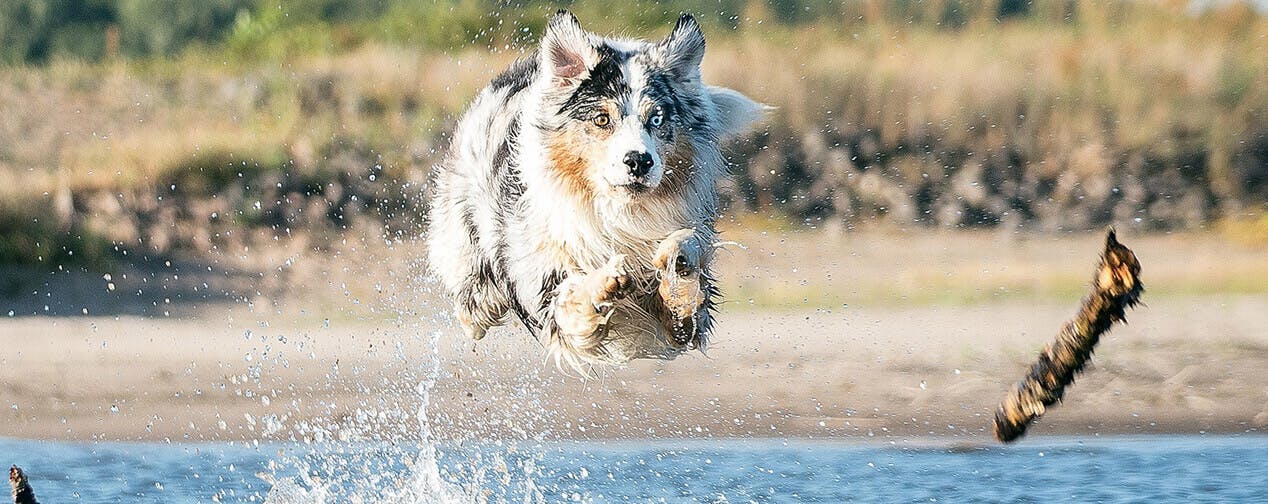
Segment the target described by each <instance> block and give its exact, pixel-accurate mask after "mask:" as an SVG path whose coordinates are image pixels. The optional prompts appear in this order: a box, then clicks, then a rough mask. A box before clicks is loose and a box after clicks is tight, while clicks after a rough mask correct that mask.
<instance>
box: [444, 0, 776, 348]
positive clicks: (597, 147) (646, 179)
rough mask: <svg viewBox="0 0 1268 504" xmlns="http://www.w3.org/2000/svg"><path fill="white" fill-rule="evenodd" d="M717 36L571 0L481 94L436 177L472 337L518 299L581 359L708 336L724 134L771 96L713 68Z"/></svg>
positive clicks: (554, 341) (516, 309)
mask: <svg viewBox="0 0 1268 504" xmlns="http://www.w3.org/2000/svg"><path fill="white" fill-rule="evenodd" d="M704 47H705V42H704V37H703V34H702V33H701V31H700V28H699V26H698V25H697V24H696V22H695V20H694V19H692V18H691V17H690V16H683V17H682V18H681V19H680V20H679V21H678V23H677V25H675V27H674V29H673V31H672V33H670V35H669V36H668V37H667V38H665V39H664V40H662V41H659V42H654V43H653V42H646V41H640V40H618V39H611V38H604V37H599V36H596V35H593V34H590V33H587V32H586V31H584V30H583V29H582V28H581V26H580V24H579V23H578V21H577V19H576V18H575V17H573V16H572V14H569V13H567V12H563V11H561V12H560V13H559V14H556V15H555V16H554V17H552V18H551V20H550V22H549V24H548V27H547V30H546V33H545V34H544V36H543V38H542V42H541V46H540V48H539V49H538V51H537V52H536V54H534V55H533V56H531V57H529V58H525V59H522V60H520V61H518V62H516V63H515V65H513V66H512V67H511V68H510V69H508V70H507V71H506V72H504V73H503V74H502V75H500V76H498V77H497V78H496V79H494V81H493V82H492V83H491V84H490V85H489V86H488V87H486V88H485V89H484V90H482V91H481V92H480V94H479V95H478V96H477V97H476V98H475V101H474V102H473V103H472V105H471V107H470V109H469V110H468V111H467V112H466V114H465V115H464V116H463V117H462V119H461V120H460V122H459V124H458V127H457V129H456V131H455V133H454V137H453V144H452V146H451V150H450V153H449V156H448V158H447V160H446V161H445V162H444V164H443V165H442V166H440V167H438V169H437V172H436V176H435V177H434V182H435V187H434V193H433V198H432V199H431V209H430V213H429V237H428V246H429V263H430V267H431V270H432V272H433V273H434V274H435V275H436V276H437V277H438V278H439V279H440V281H441V283H442V284H443V286H444V288H445V290H446V292H447V294H448V295H449V296H451V297H452V298H453V300H454V301H455V305H456V311H457V316H458V319H459V321H460V322H461V324H462V326H463V329H464V331H465V332H466V333H467V334H468V335H469V336H471V337H473V338H475V339H479V338H481V337H483V336H484V334H485V332H486V331H487V330H488V329H489V328H490V327H493V326H496V325H500V324H502V323H504V322H505V321H506V319H507V317H508V316H510V315H512V314H513V315H515V316H516V317H517V318H519V319H520V320H521V322H523V323H524V325H525V326H526V327H528V328H529V329H530V331H532V332H533V334H534V335H536V336H538V337H539V338H541V337H544V338H547V342H548V344H549V347H550V349H551V351H552V352H553V353H554V355H555V357H556V359H557V362H559V360H560V359H562V360H563V361H566V362H568V363H570V364H572V365H574V366H579V365H581V364H582V363H588V362H607V363H622V362H626V361H628V360H630V359H635V358H673V357H675V356H677V355H678V354H680V353H681V352H683V351H685V350H688V349H691V348H700V347H703V346H704V344H705V343H706V342H707V339H708V335H709V330H710V328H711V326H712V315H711V313H710V309H711V308H712V306H713V297H714V296H715V295H716V293H715V289H714V287H713V286H712V281H711V278H710V276H709V271H710V263H711V261H712V250H713V244H714V243H715V242H716V237H717V232H716V230H715V229H714V223H715V220H716V218H717V213H718V197H717V191H716V184H717V182H718V180H719V179H720V178H721V177H723V176H724V175H725V171H726V168H725V164H724V162H723V159H722V155H721V153H720V151H719V146H718V144H719V142H720V141H721V140H722V139H724V138H726V137H728V136H730V135H734V134H737V133H739V132H741V131H743V130H744V129H745V128H747V127H748V126H749V125H750V123H752V122H753V121H754V120H756V119H757V118H758V116H759V115H760V113H761V110H762V108H763V107H762V106H761V105H759V104H757V103H755V102H753V101H752V100H750V99H748V98H746V97H744V96H743V95H741V94H740V93H738V92H735V91H732V90H729V89H725V88H720V87H713V86H705V85H704V84H702V83H701V80H700V61H701V58H702V57H703V56H704ZM600 116H603V117H600ZM630 160H632V161H630ZM644 170H645V172H644Z"/></svg>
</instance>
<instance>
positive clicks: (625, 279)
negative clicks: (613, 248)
mask: <svg viewBox="0 0 1268 504" xmlns="http://www.w3.org/2000/svg"><path fill="white" fill-rule="evenodd" d="M629 284H630V280H629V275H628V274H627V273H626V271H625V256H624V255H621V254H617V255H615V256H613V257H612V259H610V260H608V262H607V264H605V265H603V267H601V268H599V269H597V270H595V271H591V272H589V273H574V274H572V275H570V276H568V277H567V278H565V279H564V280H563V281H562V282H560V283H559V287H558V288H557V290H556V291H555V298H554V300H552V302H551V311H552V314H551V315H552V318H553V319H554V323H555V329H556V332H557V334H556V342H557V343H558V344H559V345H560V346H561V347H562V348H561V350H564V351H566V352H569V353H571V354H572V355H594V354H595V353H596V352H598V350H599V346H600V345H601V344H602V338H601V336H602V335H601V334H600V329H601V327H602V326H603V324H604V323H606V322H607V321H608V318H610V317H611V316H612V310H613V309H614V308H615V303H616V300H618V299H620V298H621V297H622V296H624V295H625V292H626V290H627V289H628V287H629Z"/></svg>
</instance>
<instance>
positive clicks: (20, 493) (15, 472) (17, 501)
mask: <svg viewBox="0 0 1268 504" xmlns="http://www.w3.org/2000/svg"><path fill="white" fill-rule="evenodd" d="M9 487H10V488H12V490H13V504H40V503H39V502H38V501H36V500H35V491H34V490H31V484H30V483H29V482H27V479H26V473H24V472H22V469H21V468H19V467H18V466H11V467H9Z"/></svg>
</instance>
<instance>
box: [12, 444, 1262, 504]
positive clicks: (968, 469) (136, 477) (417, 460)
mask: <svg viewBox="0 0 1268 504" xmlns="http://www.w3.org/2000/svg"><path fill="white" fill-rule="evenodd" d="M0 463H4V464H18V465H19V466H21V467H23V468H24V469H25V470H26V471H27V472H28V473H29V474H30V475H31V481H32V485H33V486H34V488H35V490H36V495H37V497H38V498H39V499H40V501H41V502H45V503H59V502H129V503H132V502H171V503H180V502H274V503H283V502H402V503H405V502H473V501H474V502H502V501H508V502H524V501H530V502H560V501H570V502H575V501H580V502H1268V469H1266V468H1268V436H1252V435H1246V436H1152V437H1092V438H1088V439H1083V438H1078V439H1076V438H1034V439H1028V440H1026V441H1024V442H1023V443H1021V444H1018V445H1014V446H998V445H995V444H992V443H989V442H985V441H982V442H975V443H956V442H954V441H947V440H939V439H932V440H908V439H900V440H895V441H892V442H885V443H870V442H869V443H864V442H854V441H840V440H810V439H699V440H696V439H687V440H620V441H584V442H582V441H563V442H536V441H520V442H516V443H508V442H489V443H463V444H445V443H440V444H439V445H427V446H419V445H414V446H409V445H401V444H396V445H391V444H378V443H342V444H340V443H327V444H322V445H311V444H299V443H295V444H287V443H233V444H228V443H220V444H216V443H198V444H158V443H102V442H55V441H31V440H18V439H0Z"/></svg>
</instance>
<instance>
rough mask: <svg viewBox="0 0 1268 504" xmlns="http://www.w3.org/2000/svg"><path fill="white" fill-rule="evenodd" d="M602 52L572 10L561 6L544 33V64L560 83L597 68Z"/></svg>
mask: <svg viewBox="0 0 1268 504" xmlns="http://www.w3.org/2000/svg"><path fill="white" fill-rule="evenodd" d="M598 60H599V52H598V51H596V50H595V49H594V46H593V45H591V44H590V36H589V35H587V34H586V31H585V30H583V29H581V22H579V21H577V17H576V16H574V15H572V13H571V12H568V11H566V10H561V11H559V12H557V13H555V15H554V16H551V17H550V21H549V22H547V23H546V33H545V34H544V35H542V47H541V66H542V68H544V69H545V70H546V74H547V75H548V76H550V77H551V78H552V79H555V80H556V81H557V82H560V83H565V84H566V83H570V82H572V81H574V80H576V79H577V78H579V77H580V76H581V75H582V74H585V73H586V72H588V71H590V69H591V68H594V65H595V63H597V62H598Z"/></svg>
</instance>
